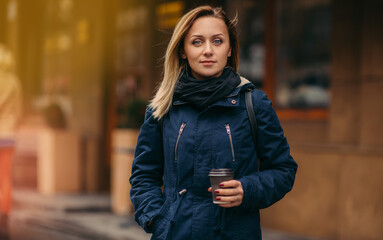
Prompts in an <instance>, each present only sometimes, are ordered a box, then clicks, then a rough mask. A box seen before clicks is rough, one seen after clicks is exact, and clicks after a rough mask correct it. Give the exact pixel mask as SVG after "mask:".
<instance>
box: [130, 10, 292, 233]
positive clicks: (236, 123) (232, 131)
mask: <svg viewBox="0 0 383 240" xmlns="http://www.w3.org/2000/svg"><path fill="white" fill-rule="evenodd" d="M238 48H239V47H238V39H237V35H236V19H234V20H229V19H228V18H227V16H226V14H225V12H224V11H222V9H221V8H212V7H210V6H202V7H198V8H195V9H193V10H191V11H190V12H188V13H186V14H185V15H184V16H183V17H182V18H181V19H180V20H179V22H178V23H177V25H176V27H175V30H174V33H173V36H172V38H171V40H170V43H169V45H168V48H167V51H166V55H165V65H164V77H163V81H162V83H161V85H160V88H159V89H158V91H157V93H156V95H155V97H154V99H153V100H152V102H151V104H150V105H149V107H148V108H147V111H146V116H145V122H144V124H143V125H142V127H141V131H140V135H139V137H138V141H137V147H136V152H135V159H134V162H133V168H132V175H131V178H130V183H131V185H132V189H131V199H132V202H133V205H134V208H135V219H136V221H137V222H138V223H139V224H140V225H141V226H142V227H143V228H144V230H145V231H147V232H149V233H153V236H152V239H161V240H163V239H173V240H181V239H182V240H187V239H196V240H200V239H204V240H208V239H246V240H249V239H261V228H260V220H259V209H261V208H265V207H268V206H270V205H272V204H273V203H275V202H276V201H278V200H280V199H281V198H282V197H283V196H284V195H285V194H286V193H287V192H289V191H290V190H291V188H292V186H293V183H294V179H295V173H296V170H297V164H296V163H295V161H294V160H293V158H292V157H291V156H290V150H289V145H288V143H287V141H286V138H285V137H284V136H283V130H282V128H281V126H280V123H279V120H278V118H277V115H276V114H275V111H274V110H273V108H272V106H271V102H270V100H268V98H267V97H266V95H265V94H264V93H263V92H262V91H259V90H253V92H252V98H253V105H254V111H255V113H256V118H257V124H258V137H257V144H256V146H255V144H254V141H253V139H252V132H251V127H250V123H249V120H248V117H247V112H246V107H245V100H244V92H245V91H246V89H249V88H251V89H254V86H253V85H252V84H251V83H250V82H249V81H247V80H246V79H244V78H241V77H240V76H239V75H238V73H237V69H238V54H239V49H238ZM257 155H259V157H260V159H261V164H260V166H259V168H260V171H258V160H257ZM216 168H230V169H232V170H233V171H234V173H235V176H234V179H235V180H231V181H225V182H222V183H221V184H220V189H218V190H217V194H218V197H217V200H220V201H224V202H228V203H227V204H219V205H217V204H214V203H213V201H212V196H211V188H210V181H209V176H208V175H209V172H210V170H211V169H216Z"/></svg>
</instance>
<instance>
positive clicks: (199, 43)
mask: <svg viewBox="0 0 383 240" xmlns="http://www.w3.org/2000/svg"><path fill="white" fill-rule="evenodd" d="M201 44H202V41H201V40H194V41H193V45H194V46H199V45H201Z"/></svg>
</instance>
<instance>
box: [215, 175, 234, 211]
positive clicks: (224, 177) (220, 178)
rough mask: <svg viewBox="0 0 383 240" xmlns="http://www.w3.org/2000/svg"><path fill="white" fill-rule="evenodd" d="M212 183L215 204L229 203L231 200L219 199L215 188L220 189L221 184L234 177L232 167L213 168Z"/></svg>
mask: <svg viewBox="0 0 383 240" xmlns="http://www.w3.org/2000/svg"><path fill="white" fill-rule="evenodd" d="M209 177H210V185H211V187H212V197H213V203H214V204H228V203H230V202H224V201H217V200H216V198H217V195H218V194H217V193H216V192H215V190H217V189H219V188H220V187H219V184H221V183H222V182H225V181H229V180H232V179H233V178H234V172H233V170H231V169H230V168H218V169H212V170H211V171H210V173H209Z"/></svg>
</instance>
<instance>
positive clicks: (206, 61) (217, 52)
mask: <svg viewBox="0 0 383 240" xmlns="http://www.w3.org/2000/svg"><path fill="white" fill-rule="evenodd" d="M230 55H231V48H230V39H229V32H228V30H227V27H226V24H225V22H224V21H223V20H222V19H219V18H214V17H200V18H198V19H197V20H195V22H194V23H193V25H192V27H191V28H190V30H189V32H188V33H187V35H186V37H185V40H184V52H183V53H182V58H183V59H187V61H188V63H189V66H190V67H191V72H192V74H193V76H194V77H195V78H197V79H199V80H204V79H208V78H213V77H218V76H219V75H221V74H222V71H223V69H224V68H225V66H226V63H227V58H228V57H230Z"/></svg>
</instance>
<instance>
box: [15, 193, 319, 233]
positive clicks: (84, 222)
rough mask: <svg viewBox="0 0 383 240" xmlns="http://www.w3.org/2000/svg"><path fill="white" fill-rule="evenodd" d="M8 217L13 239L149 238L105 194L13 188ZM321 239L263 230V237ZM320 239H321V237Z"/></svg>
mask: <svg viewBox="0 0 383 240" xmlns="http://www.w3.org/2000/svg"><path fill="white" fill-rule="evenodd" d="M13 199H14V209H13V211H12V213H11V216H10V220H9V226H10V227H9V228H10V234H11V239H12V240H45V239H46V240H55V239H57V240H85V239H92V240H149V239H150V234H146V233H145V232H144V231H143V230H142V229H141V228H140V227H139V226H138V225H137V223H135V221H134V219H133V217H132V216H118V215H115V214H113V213H112V212H111V209H110V196H109V195H107V194H105V195H102V194H97V195H96V194H80V195H54V196H51V197H47V196H42V195H40V194H39V193H37V192H34V191H22V190H15V191H14V192H13ZM282 239H283V240H320V239H318V238H307V237H299V236H294V235H290V234H284V233H280V232H277V231H273V230H269V229H263V240H282ZM322 240H323V239H322Z"/></svg>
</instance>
